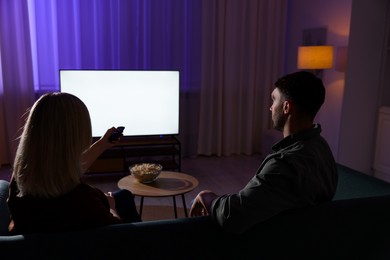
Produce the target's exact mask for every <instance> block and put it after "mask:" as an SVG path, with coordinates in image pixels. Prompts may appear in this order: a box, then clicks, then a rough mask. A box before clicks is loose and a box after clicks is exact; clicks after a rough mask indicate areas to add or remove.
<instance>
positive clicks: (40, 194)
mask: <svg viewBox="0 0 390 260" xmlns="http://www.w3.org/2000/svg"><path fill="white" fill-rule="evenodd" d="M113 131H115V128H114V127H112V128H110V129H108V130H107V132H106V134H105V135H104V136H103V137H102V138H100V139H99V140H98V141H96V142H95V143H94V144H91V142H92V131H91V121H90V116H89V112H88V109H87V107H86V106H85V104H84V103H83V102H82V101H81V100H80V99H79V98H77V97H76V96H74V95H71V94H67V93H48V94H45V95H43V96H42V97H41V98H39V99H38V100H37V101H36V102H35V104H34V105H33V107H32V108H31V111H30V112H29V116H28V118H27V121H26V123H25V126H24V129H23V133H22V135H21V137H20V143H19V147H18V149H17V152H16V157H15V162H14V172H13V176H12V179H11V181H10V197H9V199H8V206H9V209H10V212H11V218H12V221H13V227H12V233H15V234H20V233H23V234H24V233H31V232H56V231H69V230H80V229H86V228H91V227H97V226H103V225H110V224H117V223H122V222H134V221H140V219H139V216H138V213H137V212H136V209H135V204H134V201H133V195H132V194H131V193H130V192H129V191H125V190H121V191H119V192H114V193H113V197H114V198H115V196H116V195H117V197H118V198H120V199H119V201H120V204H121V207H123V205H126V206H125V207H127V208H118V205H115V201H117V200H116V199H114V200H113V201H114V203H112V205H114V206H113V208H111V209H110V203H109V200H108V199H107V196H106V195H105V194H104V193H103V192H102V191H100V190H98V189H96V188H93V187H91V186H89V185H87V184H85V183H83V182H82V178H81V177H82V175H83V173H84V171H85V170H87V169H88V167H89V166H90V165H91V164H92V163H93V161H94V160H95V159H96V158H97V157H98V156H99V155H100V154H101V153H102V152H103V151H104V150H106V149H108V148H110V147H112V146H113V145H114V144H113V143H112V142H110V141H109V136H110V135H111V133H112V132H113ZM123 200H127V202H128V203H123ZM116 210H117V211H118V212H117V211H116ZM121 214H122V216H121Z"/></svg>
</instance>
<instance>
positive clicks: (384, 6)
mask: <svg viewBox="0 0 390 260" xmlns="http://www.w3.org/2000/svg"><path fill="white" fill-rule="evenodd" d="M388 6H389V1H388V0H374V1H369V0H354V1H353V6H352V17H351V31H350V44H349V60H348V67H347V74H346V80H345V82H346V84H345V92H344V96H345V97H344V100H343V107H342V121H341V122H342V123H341V127H340V145H339V148H340V149H339V161H340V163H342V164H344V165H346V166H348V167H351V168H353V169H356V170H359V171H362V172H365V173H367V174H372V167H373V160H374V158H373V157H374V149H375V138H376V125H377V119H378V110H379V106H380V105H381V102H383V100H386V99H385V98H383V97H381V93H384V92H382V91H381V84H382V80H381V79H382V77H383V74H382V73H383V71H382V64H383V59H384V57H385V56H386V55H384V53H385V52H384V47H385V44H386V42H385V39H386V34H388V33H389V31H388V28H387V29H386V23H387V19H386V16H387V10H388ZM385 83H387V82H385ZM387 86H388V83H387ZM389 98H390V97H389Z"/></svg>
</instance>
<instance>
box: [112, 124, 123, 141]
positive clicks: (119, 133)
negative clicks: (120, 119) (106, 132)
mask: <svg viewBox="0 0 390 260" xmlns="http://www.w3.org/2000/svg"><path fill="white" fill-rule="evenodd" d="M123 130H125V127H124V126H118V127H117V128H116V130H115V131H114V132H113V133H112V134H111V135H110V137H109V139H108V140H110V142H113V141H117V140H118V139H119V137H121V136H122V133H123Z"/></svg>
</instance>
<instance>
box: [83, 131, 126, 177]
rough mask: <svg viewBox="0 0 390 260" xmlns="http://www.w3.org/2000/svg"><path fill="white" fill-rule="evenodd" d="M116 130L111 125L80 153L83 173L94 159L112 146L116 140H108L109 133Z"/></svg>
mask: <svg viewBox="0 0 390 260" xmlns="http://www.w3.org/2000/svg"><path fill="white" fill-rule="evenodd" d="M115 130H116V128H115V127H111V128H110V129H108V130H107V131H106V133H105V134H104V135H103V136H102V137H101V138H100V139H99V140H97V141H96V142H94V143H93V144H92V145H91V146H90V147H89V148H88V149H87V150H86V151H85V152H84V153H83V154H82V155H81V161H82V169H83V173H85V172H86V171H87V170H88V169H89V167H90V166H91V165H92V164H93V163H94V161H96V159H97V158H98V157H99V156H100V155H101V154H102V153H103V152H104V151H105V150H107V149H109V148H111V147H113V146H114V145H115V144H116V143H118V141H119V140H117V141H112V142H110V141H109V137H110V135H111V134H112V133H113V132H114V131H115Z"/></svg>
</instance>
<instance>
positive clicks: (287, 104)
mask: <svg viewBox="0 0 390 260" xmlns="http://www.w3.org/2000/svg"><path fill="white" fill-rule="evenodd" d="M292 108H293V104H292V102H291V101H290V100H285V101H284V102H283V114H285V115H288V114H291V112H292Z"/></svg>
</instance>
